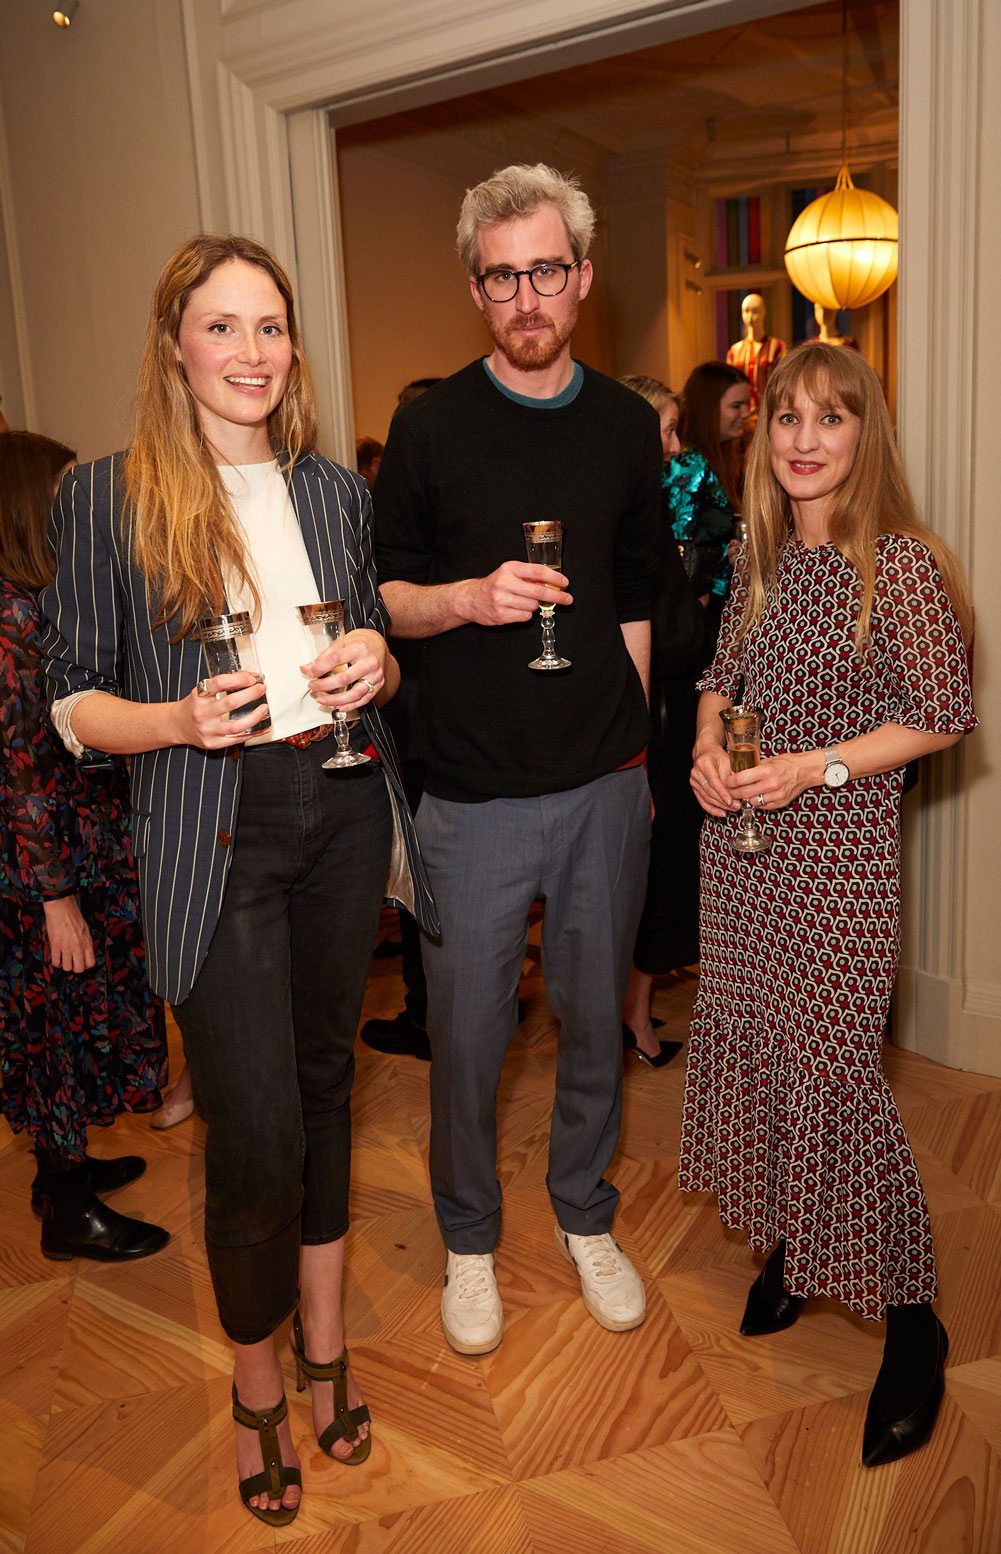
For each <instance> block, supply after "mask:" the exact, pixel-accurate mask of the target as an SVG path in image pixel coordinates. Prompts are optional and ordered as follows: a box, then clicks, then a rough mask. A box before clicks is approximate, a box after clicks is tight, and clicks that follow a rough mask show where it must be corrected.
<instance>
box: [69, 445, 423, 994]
mask: <svg viewBox="0 0 1001 1554" xmlns="http://www.w3.org/2000/svg"><path fill="white" fill-rule="evenodd" d="M121 459H122V455H121V454H113V455H112V456H111V457H109V458H105V459H99V460H98V461H97V463H95V464H80V465H77V466H76V468H74V469H72V470H71V471H70V472H69V473H68V474H67V475H66V476H65V477H64V478H63V481H62V484H61V485H60V487H59V491H58V494H57V496H56V501H55V506H54V507H53V511H52V520H51V526H50V539H51V541H52V543H53V545H54V548H55V552H56V575H55V578H54V580H53V582H52V583H51V584H50V585H49V586H48V587H47V588H46V589H44V590H43V592H42V596H41V603H42V611H43V614H44V615H45V616H46V618H47V627H46V640H45V646H46V654H47V660H46V670H47V674H48V678H49V690H50V694H51V696H52V699H53V700H56V699H58V698H60V697H64V696H69V695H71V694H72V693H73V692H74V691H81V690H87V689H90V690H99V691H108V692H110V693H111V694H113V695H122V696H124V697H126V698H127V699H128V700H129V701H141V702H160V701H179V700H180V699H181V698H182V697H184V696H187V695H188V694H189V692H190V691H191V689H192V687H193V686H194V685H195V684H196V682H197V681H198V680H199V678H200V677H201V676H202V675H204V674H205V673H206V664H205V660H204V657H203V655H202V647H201V643H200V642H199V641H198V640H197V639H196V638H194V637H190V636H189V637H185V638H183V639H182V640H181V641H179V642H174V643H172V642H170V641H169V640H168V633H167V630H166V629H165V628H164V627H163V626H154V624H153V617H154V615H155V613H156V611H155V608H154V607H152V606H151V604H150V601H149V599H148V598H147V593H146V584H145V580H144V578H143V577H142V575H141V574H140V573H139V572H138V571H137V570H136V568H135V567H134V565H133V564H132V561H131V557H130V554H129V546H128V543H127V541H126V540H125V538H124V535H123V528H122V524H121V512H120V507H121V502H122V495H121V490H120V486H119V480H120V473H121ZM289 490H290V494H291V499H292V505H293V507H294V509H295V513H296V516H297V517H298V520H299V526H300V528H301V530H302V536H303V540H304V541H305V545H306V551H307V554H308V556H309V560H310V564H311V566H312V568H313V576H314V577H315V579H316V586H317V588H318V590H319V596H320V598H321V599H343V600H344V616H345V626H346V627H347V629H348V630H351V629H353V628H355V627H359V626H369V627H372V628H374V629H375V630H376V631H379V632H381V633H382V634H383V635H385V631H386V626H387V617H386V610H385V606H384V604H383V602H382V598H381V596H380V594H379V592H378V588H377V586H376V578H375V568H374V565H373V560H372V539H371V529H372V524H371V516H372V506H371V500H370V498H369V494H368V487H367V485H366V484H365V482H364V481H363V480H362V479H361V477H360V476H359V475H355V474H353V473H351V472H350V471H348V470H345V469H342V468H341V467H340V466H339V465H337V464H331V463H330V462H329V460H327V459H321V458H319V457H318V456H317V455H315V454H306V455H304V456H303V457H301V458H300V459H298V460H297V462H296V464H295V465H294V467H293V469H292V471H291V478H290V482H289ZM361 715H362V721H363V723H364V725H365V728H366V729H367V731H368V734H369V737H370V738H371V740H372V743H373V745H374V746H375V748H376V750H377V751H378V754H379V758H380V760H381V762H382V765H383V771H384V772H385V775H386V779H387V784H388V788H389V793H390V798H391V800H392V805H393V809H394V820H395V832H396V845H395V846H394V860H393V861H394V869H393V872H392V874H391V879H390V885H389V887H388V889H389V890H390V895H389V897H388V899H390V900H393V901H395V902H396V903H397V904H398V905H399V904H402V905H405V906H407V907H408V908H409V909H410V910H411V911H413V913H414V916H415V917H416V918H417V920H418V922H420V924H421V926H422V927H424V928H426V929H427V930H428V931H429V932H430V933H433V934H434V933H437V932H438V928H439V925H438V920H437V917H436V915H435V908H434V900H433V897H432V895H431V890H430V887H429V885H428V881H427V875H426V874H425V872H424V866H423V863H422V862H421V857H420V852H419V850H418V847H417V836H416V833H415V831H414V825H413V821H412V819H411V817H410V811H409V809H408V807H407V803H406V799H405V798H404V795H403V784H402V781H401V778H400V770H399V763H398V761H397V756H396V750H395V748H394V745H393V741H392V736H391V735H390V733H389V731H388V729H387V728H386V727H385V725H384V723H383V721H382V718H381V717H380V715H379V712H378V710H377V708H375V707H374V706H372V705H371V704H370V705H368V706H366V707H364V708H362V712H361ZM81 759H82V760H84V761H86V762H88V763H92V764H101V763H105V762H106V761H107V757H106V756H105V755H103V754H102V753H101V752H100V751H96V750H88V751H86V752H85V753H84V755H83V756H82V757H81ZM242 771H243V763H242V760H241V759H240V751H239V749H238V748H236V747H234V748H233V749H231V750H222V751H219V750H201V749H198V748H196V747H194V746H190V745H181V746H175V747H171V748H169V749H164V750H148V751H144V752H141V753H140V754H138V755H134V756H133V757H132V761H131V786H132V818H133V847H134V850H135V856H136V865H137V869H138V873H139V888H140V895H141V899H142V905H143V922H144V924H145V930H146V953H147V970H148V974H149V980H150V984H151V985H152V987H153V989H154V991H155V992H157V993H160V994H161V995H162V997H164V998H166V999H167V1000H169V1001H170V1002H172V1003H180V1002H181V1001H182V1000H183V999H184V998H186V997H187V995H188V993H189V992H190V991H191V988H192V986H193V984H194V981H195V978H196V976H197V975H198V972H199V969H200V967H201V965H202V962H203V961H204V959H205V956H206V953H207V951H208V947H209V944H210V942H211V939H212V935H213V933H214V932H215V926H216V923H217V922H218V919H219V911H220V908H221V906H222V899H223V894H224V892H225V889H226V877H227V874H228V871H229V862H230V858H231V856H232V854H231V848H230V844H231V841H232V839H233V838H234V837H235V836H236V832H237V828H238V824H239V820H238V816H239V808H240V783H241V776H242ZM394 875H395V879H394V877H393V876H394ZM411 892H412V896H411Z"/></svg>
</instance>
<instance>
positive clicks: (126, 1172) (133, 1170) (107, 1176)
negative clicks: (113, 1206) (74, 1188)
mask: <svg viewBox="0 0 1001 1554" xmlns="http://www.w3.org/2000/svg"><path fill="white" fill-rule="evenodd" d="M83 1164H84V1165H85V1166H86V1167H87V1185H88V1186H89V1188H90V1190H91V1192H100V1193H109V1192H117V1191H118V1189H119V1187H127V1186H128V1184H129V1182H134V1181H135V1180H136V1178H137V1177H140V1176H142V1174H143V1172H144V1171H145V1169H146V1162H145V1160H144V1159H143V1157H142V1155H118V1156H116V1157H114V1158H113V1159H111V1160H105V1159H100V1158H98V1157H96V1156H93V1155H88V1156H87V1157H86V1159H85V1160H84V1162H83ZM56 1180H57V1182H58V1178H57V1179H56ZM51 1182H52V1178H51V1177H47V1176H45V1175H44V1174H43V1173H42V1172H41V1171H36V1172H35V1179H34V1181H33V1182H32V1184H31V1209H32V1213H34V1214H37V1215H39V1217H40V1216H41V1215H42V1214H44V1212H45V1205H46V1203H48V1202H49V1198H50V1192H49V1185H50V1183H51ZM80 1185H82V1182H81V1183H80Z"/></svg>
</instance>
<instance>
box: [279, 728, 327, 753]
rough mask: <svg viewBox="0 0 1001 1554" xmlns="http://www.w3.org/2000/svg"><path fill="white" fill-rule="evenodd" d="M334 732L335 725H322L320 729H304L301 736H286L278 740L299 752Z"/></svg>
mask: <svg viewBox="0 0 1001 1554" xmlns="http://www.w3.org/2000/svg"><path fill="white" fill-rule="evenodd" d="M333 732H334V725H333V723H322V724H321V725H320V727H319V728H307V729H303V731H302V733H301V734H286V736H285V738H284V739H280V740H278V743H279V744H280V745H295V748H296V749H297V750H305V749H306V748H307V747H308V746H309V745H315V744H316V743H317V742H318V741H319V740H321V739H326V737H327V735H328V734H332V733H333Z"/></svg>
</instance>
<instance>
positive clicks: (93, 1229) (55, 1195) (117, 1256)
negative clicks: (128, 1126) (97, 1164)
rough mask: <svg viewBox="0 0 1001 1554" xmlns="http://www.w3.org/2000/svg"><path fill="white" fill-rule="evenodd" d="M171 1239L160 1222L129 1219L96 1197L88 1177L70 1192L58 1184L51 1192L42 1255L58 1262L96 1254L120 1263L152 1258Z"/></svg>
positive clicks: (45, 1219)
mask: <svg viewBox="0 0 1001 1554" xmlns="http://www.w3.org/2000/svg"><path fill="white" fill-rule="evenodd" d="M169 1240H170V1235H169V1232H168V1231H166V1230H163V1229H161V1227H160V1226H159V1225H146V1224H144V1223H143V1221H142V1220H139V1219H127V1218H126V1217H125V1215H124V1214H116V1213H115V1210H114V1209H109V1208H108V1206H107V1205H106V1204H104V1203H102V1202H101V1200H100V1198H98V1197H96V1196H95V1194H94V1192H93V1190H92V1188H91V1187H90V1185H89V1183H88V1182H87V1180H86V1178H85V1179H84V1181H83V1183H82V1184H81V1185H75V1186H73V1187H71V1188H70V1189H69V1190H68V1191H64V1190H62V1188H60V1187H58V1186H57V1187H56V1188H55V1189H54V1190H53V1189H52V1188H51V1184H50V1191H49V1193H48V1196H47V1199H46V1203H45V1212H44V1215H43V1218H42V1256H43V1257H48V1258H51V1259H52V1260H53V1261H55V1262H67V1261H68V1260H69V1259H70V1258H71V1257H94V1258H97V1260H98V1261H99V1262H104V1263H120V1262H127V1261H129V1260H131V1259H132V1258H136V1257H149V1256H151V1255H152V1253H154V1252H159V1250H160V1248H161V1247H163V1246H166V1244H167V1242H168V1241H169Z"/></svg>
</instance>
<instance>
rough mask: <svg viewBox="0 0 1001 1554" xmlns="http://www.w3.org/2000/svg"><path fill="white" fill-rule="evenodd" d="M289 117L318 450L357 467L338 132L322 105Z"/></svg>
mask: <svg viewBox="0 0 1001 1554" xmlns="http://www.w3.org/2000/svg"><path fill="white" fill-rule="evenodd" d="M286 122H287V125H288V159H289V169H290V174H291V188H292V197H293V202H294V207H295V239H296V249H297V253H298V274H299V309H300V314H301V322H302V331H303V335H304V337H308V342H309V346H308V355H309V363H310V368H311V370H312V373H313V381H314V384H315V387H316V396H317V400H318V402H319V407H320V434H319V447H320V451H321V452H322V453H325V454H327V455H328V456H329V457H330V458H334V459H337V460H338V461H339V462H340V463H341V464H345V465H347V467H348V469H354V467H355V431H354V405H353V402H352V394H351V355H350V350H349V346H348V310H347V296H346V293H345V287H344V257H343V243H342V241H341V211H340V199H339V196H338V189H337V162H336V159H335V156H334V144H333V141H334V136H333V131H332V130H331V129H330V128H329V125H328V123H327V115H326V114H325V113H324V111H323V110H322V109H307V110H306V111H305V112H303V113H292V114H289V115H288V118H287V120H286Z"/></svg>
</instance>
